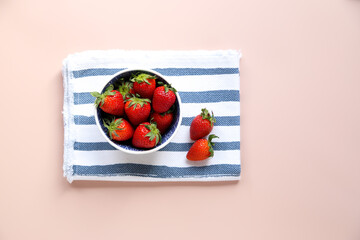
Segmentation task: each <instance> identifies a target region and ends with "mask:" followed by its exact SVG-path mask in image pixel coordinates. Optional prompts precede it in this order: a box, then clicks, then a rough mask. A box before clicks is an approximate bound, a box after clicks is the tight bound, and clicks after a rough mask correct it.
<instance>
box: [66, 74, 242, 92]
mask: <svg viewBox="0 0 360 240" xmlns="http://www.w3.org/2000/svg"><path fill="white" fill-rule="evenodd" d="M110 78H111V76H108V75H105V76H89V77H83V78H77V79H75V80H74V81H73V84H72V85H73V89H74V92H78V93H81V92H94V91H97V92H101V90H102V88H103V87H104V86H105V84H106V83H107V82H108V81H109V80H110ZM166 80H168V82H169V83H170V84H172V86H173V87H174V88H176V90H177V91H179V92H181V91H183V92H198V91H199V89H201V91H213V90H239V84H240V83H239V81H238V80H239V74H226V75H198V76H168V77H166Z"/></svg>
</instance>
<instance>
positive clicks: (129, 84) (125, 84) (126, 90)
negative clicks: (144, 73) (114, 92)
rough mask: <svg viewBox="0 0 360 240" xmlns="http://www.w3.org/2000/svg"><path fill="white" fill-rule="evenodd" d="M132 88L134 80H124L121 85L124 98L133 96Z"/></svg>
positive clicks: (120, 88)
mask: <svg viewBox="0 0 360 240" xmlns="http://www.w3.org/2000/svg"><path fill="white" fill-rule="evenodd" d="M131 88H133V83H132V82H123V83H122V84H121V85H120V86H119V92H120V93H121V95H122V96H123V98H124V99H125V98H126V97H127V96H129V97H130V96H131V94H130V93H129V91H130V89H131Z"/></svg>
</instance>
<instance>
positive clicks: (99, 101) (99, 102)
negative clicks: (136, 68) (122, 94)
mask: <svg viewBox="0 0 360 240" xmlns="http://www.w3.org/2000/svg"><path fill="white" fill-rule="evenodd" d="M112 90H114V85H109V86H108V87H107V88H106V89H105V92H104V93H103V94H101V93H99V92H91V93H90V94H91V95H92V96H93V97H96V99H95V102H94V104H95V106H96V107H98V106H100V107H102V106H103V105H104V103H105V98H106V97H107V96H114V95H115V94H116V92H112Z"/></svg>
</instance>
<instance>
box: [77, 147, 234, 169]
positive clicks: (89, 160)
mask: <svg viewBox="0 0 360 240" xmlns="http://www.w3.org/2000/svg"><path fill="white" fill-rule="evenodd" d="M215 144H216V143H215ZM74 157H75V158H74V164H75V165H79V166H92V165H111V164H117V163H138V164H147V165H156V166H168V167H192V166H208V165H215V164H239V157H240V152H239V151H238V150H227V151H216V154H215V155H214V157H213V158H209V159H207V160H204V161H188V160H187V159H186V152H165V151H159V152H155V153H150V154H146V155H138V156H134V155H131V154H126V153H123V152H121V151H113V150H103V151H75V154H74Z"/></svg>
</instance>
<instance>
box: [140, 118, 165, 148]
mask: <svg viewBox="0 0 360 240" xmlns="http://www.w3.org/2000/svg"><path fill="white" fill-rule="evenodd" d="M142 125H144V126H145V127H146V128H147V129H148V130H149V131H150V132H148V133H147V134H146V135H145V137H149V140H150V141H152V140H154V138H156V143H155V145H157V144H158V143H159V142H160V141H161V134H160V131H159V129H158V128H157V125H156V123H155V122H151V123H150V125H145V124H142Z"/></svg>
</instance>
